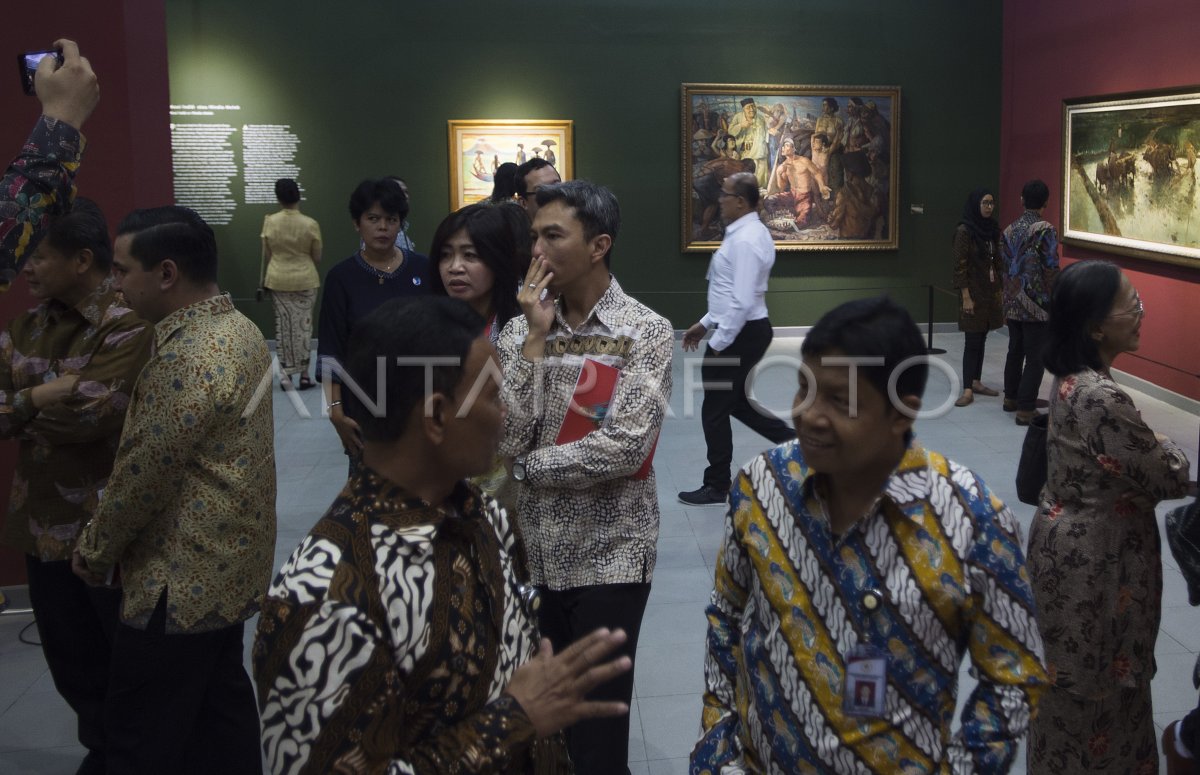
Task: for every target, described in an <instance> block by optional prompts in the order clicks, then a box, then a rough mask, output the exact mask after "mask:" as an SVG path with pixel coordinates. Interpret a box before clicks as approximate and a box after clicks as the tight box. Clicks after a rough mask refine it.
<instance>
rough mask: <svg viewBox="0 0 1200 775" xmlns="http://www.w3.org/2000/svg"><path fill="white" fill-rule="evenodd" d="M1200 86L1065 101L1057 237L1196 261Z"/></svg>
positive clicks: (1199, 246) (1199, 263) (1199, 243)
mask: <svg viewBox="0 0 1200 775" xmlns="http://www.w3.org/2000/svg"><path fill="white" fill-rule="evenodd" d="M1197 148H1200V88H1197V87H1191V88H1189V89H1183V90H1179V89H1176V90H1172V91H1169V92H1168V91H1159V92H1140V93H1135V94H1118V95H1110V96H1106V97H1089V98H1085V99H1077V100H1067V101H1065V102H1064V103H1063V213H1064V221H1065V224H1064V229H1063V241H1064V242H1066V243H1067V244H1071V245H1081V246H1084V247H1090V248H1094V249H1097V250H1105V251H1108V252H1112V253H1119V254H1122V255H1131V256H1138V257H1141V258H1149V259H1153V260H1156V261H1165V262H1168V263H1174V264H1183V265H1188V266H1196V267H1200V195H1198V194H1197V186H1196V155H1197Z"/></svg>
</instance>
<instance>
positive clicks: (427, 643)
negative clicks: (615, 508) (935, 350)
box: [253, 467, 570, 775]
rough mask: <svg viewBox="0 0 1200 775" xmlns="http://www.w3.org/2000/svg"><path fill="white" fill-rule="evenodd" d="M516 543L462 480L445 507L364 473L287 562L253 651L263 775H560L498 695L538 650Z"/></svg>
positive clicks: (562, 768)
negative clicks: (523, 591)
mask: <svg viewBox="0 0 1200 775" xmlns="http://www.w3.org/2000/svg"><path fill="white" fill-rule="evenodd" d="M520 552H521V549H520V539H519V537H518V536H517V535H516V534H515V533H514V531H513V529H512V527H511V526H510V525H509V522H508V517H507V516H506V515H505V513H504V511H503V510H502V509H501V508H499V506H497V505H496V502H495V501H493V500H491V499H490V498H486V499H485V498H483V497H482V496H480V494H479V491H478V490H477V489H476V488H475V487H474V486H469V485H467V484H465V483H460V484H459V485H458V486H457V487H456V488H455V490H454V492H453V493H452V494H451V496H450V497H449V498H448V499H447V500H446V502H445V503H444V504H442V505H440V506H432V505H429V504H427V503H425V502H424V501H422V500H420V499H419V498H416V497H414V496H412V495H411V494H409V493H407V492H406V491H404V490H403V489H402V488H401V487H399V486H398V485H396V484H394V483H393V482H391V481H389V480H387V479H385V478H383V477H381V476H379V475H377V474H375V473H374V472H372V471H371V470H370V469H368V468H366V467H358V468H356V470H355V471H354V473H352V474H351V476H350V479H349V480H348V481H347V483H346V486H345V488H344V489H343V490H342V492H341V494H340V495H338V497H337V500H335V501H334V502H333V505H332V506H330V508H329V510H328V511H327V512H326V513H325V516H324V517H322V519H321V520H320V521H319V522H318V523H317V524H316V526H315V527H314V528H313V530H312V532H311V533H309V535H308V537H306V538H305V539H304V540H303V541H302V542H301V544H300V546H299V547H297V549H296V550H295V551H294V552H293V553H292V556H291V557H290V558H289V559H288V560H287V562H286V563H284V566H283V568H282V569H281V570H280V571H279V575H278V576H276V577H275V581H274V582H273V583H272V584H271V588H270V590H269V591H268V593H267V599H266V601H265V602H264V604H263V611H262V617H261V618H260V619H259V624H258V633H257V635H256V637H255V642H254V654H253V657H254V681H255V684H256V685H257V687H258V704H259V708H260V709H261V713H262V721H263V733H262V735H263V751H264V753H265V754H266V757H267V761H268V763H269V768H270V770H271V772H273V773H294V774H296V775H299V774H300V773H327V772H342V773H384V772H388V773H417V772H420V773H464V774H465V773H534V772H537V773H554V772H570V767H569V765H568V764H566V760H565V746H564V744H563V741H562V737H561V736H559V735H555V736H553V737H551V738H548V739H545V740H541V741H535V737H536V733H535V731H534V728H533V725H532V724H531V722H530V721H529V717H528V716H526V715H525V712H524V710H522V708H521V706H520V704H519V703H518V702H517V701H516V700H515V699H514V698H513V697H512V696H511V695H508V694H504V688H505V687H506V686H507V685H508V683H509V681H510V680H511V679H512V676H513V673H514V672H515V671H516V669H517V668H518V667H519V666H520V665H521V664H523V663H524V662H526V661H527V660H529V659H530V658H531V657H532V656H533V653H534V650H535V648H536V647H537V632H536V630H535V628H534V624H533V621H532V619H531V618H530V616H529V614H528V613H527V612H526V610H525V607H524V604H523V603H522V601H521V599H520V596H519V594H518V584H519V583H520V581H521V580H522V577H523V575H524V570H523V560H522V557H521V554H520Z"/></svg>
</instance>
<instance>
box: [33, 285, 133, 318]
mask: <svg viewBox="0 0 1200 775" xmlns="http://www.w3.org/2000/svg"><path fill="white" fill-rule="evenodd" d="M113 293H115V291H113V290H112V277H111V276H109V277H105V278H104V279H103V280H101V281H100V284H99V285H97V286H96V287H95V288H94V289H92V290H91V291H89V292H88V294H87V295H86V296H84V297H83V298H82V299H80V300H79V303H78V304H76V305H75V306H73V307H68V306H67V305H66V304H63V303H62V302H61V301H59V300H58V299H49V300H47V301H44V302H42V303H41V304H40V305H39V306H38V307H37V311H38V316H39V318H40V319H41V320H42V321H45V320H46V318H47V317H48V316H51V315H52V316H54V318H55V319H58V318H61V317H62V316H63V314H64V313H66V311H67V310H70V309H73V310H75V311H76V312H78V313H79V315H80V317H82V318H83V319H84V320H86V321H87V322H88V323H89V324H90V325H93V326H98V325H100V323H102V322H103V321H104V312H105V310H107V309H108V308H109V306H110V305H109V304H107V303H103V304H102V303H101V302H102V301H105V298H104V297H105V296H107V295H111V294H113ZM122 306H124V305H122Z"/></svg>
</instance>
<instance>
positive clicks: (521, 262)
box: [429, 202, 533, 328]
mask: <svg viewBox="0 0 1200 775" xmlns="http://www.w3.org/2000/svg"><path fill="white" fill-rule="evenodd" d="M463 229H465V230H466V232H467V236H469V237H470V238H471V242H472V244H474V245H475V251H476V252H477V253H478V254H479V257H480V259H482V260H483V263H484V265H485V266H487V268H488V269H489V270H491V272H492V310H493V311H494V312H495V313H496V326H497V328H503V327H504V324H505V323H507V322H508V321H509V320H512V319H513V318H514V317H516V316H517V315H520V314H521V306H520V305H519V304H518V303H517V286H518V285H519V283H520V282H521V279H520V278H522V277H524V276H525V273H526V272H527V271H529V262H530V261H531V260H532V256H531V254H532V251H533V241H532V240H531V239H530V235H529V216H528V215H526V214H525V208H523V207H521V206H520V205H519V204H517V203H515V202H501V203H498V204H493V203H491V202H478V203H476V204H473V205H467V206H466V207H464V208H462V209H461V210H457V211H455V212H453V213H450V214H449V215H447V216H446V217H445V218H444V219H443V220H442V222H441V223H440V224H438V227H437V231H435V232H434V233H433V242H432V243H431V244H430V247H429V260H430V262H431V263H432V266H431V267H430V272H429V283H430V289H431V290H432V291H433V293H436V294H439V295H442V296H445V295H446V286H445V284H443V283H442V272H441V263H442V261H441V259H442V249H443V248H444V247H445V246H446V243H447V242H448V241H449V240H450V238H451V237H453V236H454V235H455V234H457V233H458V232H459V231H461V230H463Z"/></svg>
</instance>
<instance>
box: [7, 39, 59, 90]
mask: <svg viewBox="0 0 1200 775" xmlns="http://www.w3.org/2000/svg"><path fill="white" fill-rule="evenodd" d="M46 57H53V58H54V59H55V60H56V64H55V69H56V70H57V69H58V68H60V67H62V66H63V61H64V60H63V52H62V51H61V50H59V49H53V48H52V49H46V50H44V51H26V52H24V53H22V54H17V68H18V69H19V70H20V71H21V89H22V90H23V91H24V92H25V93H26V94H27V95H29V96H30V97H33V96H35V95H37V88H36V86H35V85H34V82H33V77H34V75H36V74H37V69H38V66H39V65H40V64H41V63H42V60H43V59H45V58H46Z"/></svg>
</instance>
